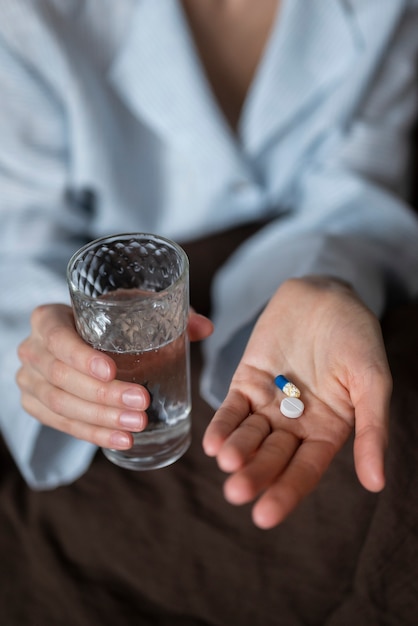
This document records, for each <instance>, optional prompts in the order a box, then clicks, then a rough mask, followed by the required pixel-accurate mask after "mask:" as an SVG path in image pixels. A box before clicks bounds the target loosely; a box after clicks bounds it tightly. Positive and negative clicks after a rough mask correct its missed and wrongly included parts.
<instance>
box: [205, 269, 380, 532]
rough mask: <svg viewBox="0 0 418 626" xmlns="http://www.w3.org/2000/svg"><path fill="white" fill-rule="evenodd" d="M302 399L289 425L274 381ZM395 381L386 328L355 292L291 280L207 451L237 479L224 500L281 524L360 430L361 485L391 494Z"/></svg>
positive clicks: (266, 318)
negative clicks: (387, 472)
mask: <svg viewBox="0 0 418 626" xmlns="http://www.w3.org/2000/svg"><path fill="white" fill-rule="evenodd" d="M277 374H284V375H285V376H287V377H288V378H289V379H290V380H292V381H293V382H294V383H295V384H296V385H297V386H298V387H299V389H300V390H301V394H302V395H301V399H302V400H303V402H304V404H305V412H304V414H303V415H302V417H300V418H299V419H293V420H291V419H288V418H286V417H284V416H283V415H282V414H281V412H280V408H279V407H280V401H281V399H282V398H283V397H284V395H283V393H282V392H281V391H280V390H279V389H278V388H277V387H276V386H275V384H274V378H275V376H276V375H277ZM391 387H392V382H391V376H390V372H389V367H388V364H387V359H386V355H385V350H384V346H383V341H382V337H381V332H380V325H379V323H378V321H377V319H376V318H375V316H374V315H372V313H370V311H368V309H366V308H365V307H364V305H363V304H362V303H361V302H360V301H359V300H358V298H357V297H356V296H355V294H354V293H353V292H352V291H351V289H349V288H348V287H347V286H345V285H342V284H340V283H338V282H336V281H333V280H329V279H322V278H314V277H312V278H305V279H294V280H290V281H287V282H286V283H285V284H283V285H282V286H281V287H280V289H279V290H278V291H277V292H276V294H275V296H274V297H273V298H272V300H271V301H270V303H269V304H268V306H267V307H266V309H265V310H264V312H263V313H262V315H261V316H260V318H259V320H258V322H257V324H256V326H255V328H254V331H253V333H252V336H251V338H250V341H249V343H248V346H247V348H246V350H245V353H244V355H243V357H242V360H241V362H240V364H239V366H238V368H237V370H236V373H235V375H234V378H233V380H232V383H231V386H230V389H229V392H228V395H227V397H226V399H225V401H224V402H223V404H222V406H221V407H220V408H219V410H218V411H217V412H216V414H215V416H214V418H213V420H212V421H211V423H210V424H209V426H208V428H207V431H206V434H205V437H204V441H203V446H204V449H205V451H206V453H207V454H209V455H210V456H216V457H217V461H218V464H219V466H220V468H221V469H222V470H224V471H226V472H229V473H231V476H230V477H229V478H228V480H227V481H226V483H225V496H226V498H227V500H228V501H230V502H231V503H234V504H243V503H246V502H250V501H252V500H254V499H256V498H258V500H257V502H256V503H255V505H254V508H253V519H254V522H255V523H256V524H257V525H258V526H260V527H262V528H270V527H272V526H275V525H276V524H278V523H279V522H280V521H281V520H282V519H284V517H285V516H286V515H287V514H288V513H290V511H292V510H293V509H294V508H295V506H296V505H297V504H298V502H299V501H300V500H301V499H302V498H303V497H304V496H305V495H306V494H307V493H309V492H310V491H311V490H312V489H313V488H314V487H315V486H316V484H317V483H318V481H319V480H320V478H321V476H322V475H323V473H324V472H325V470H326V469H327V467H328V465H329V463H330V462H331V460H332V459H333V457H334V456H335V454H336V453H337V452H338V450H339V449H340V448H341V447H342V445H343V444H344V442H345V441H346V440H347V438H348V436H349V435H350V433H351V431H352V429H353V427H355V431H356V438H355V446H354V455H355V463H356V471H357V474H358V477H359V480H360V481H361V483H362V484H363V485H364V486H365V487H366V488H367V489H369V490H371V491H378V490H380V489H382V488H383V486H384V473H383V460H384V451H385V448H386V441H387V422H388V413H389V400H390V394H391Z"/></svg>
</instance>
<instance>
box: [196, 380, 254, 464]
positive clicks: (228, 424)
mask: <svg viewBox="0 0 418 626" xmlns="http://www.w3.org/2000/svg"><path fill="white" fill-rule="evenodd" d="M249 413H250V404H249V401H248V400H247V398H246V397H245V396H244V395H242V394H241V393H239V392H237V391H233V390H231V391H230V392H229V394H228V397H227V398H226V400H225V401H224V403H223V404H222V406H221V407H220V409H219V410H218V411H217V412H216V413H215V415H214V417H213V418H212V421H211V422H210V424H209V426H208V427H207V429H206V432H205V435H204V437H203V443H202V445H203V449H204V451H205V453H206V454H207V455H208V456H217V454H218V453H219V451H220V449H221V446H222V445H223V444H224V442H225V440H226V439H227V438H228V437H229V435H230V434H231V433H232V432H233V431H234V430H235V429H236V428H237V427H238V426H239V424H241V422H242V421H243V420H244V419H245V418H246V417H247V416H248V415H249Z"/></svg>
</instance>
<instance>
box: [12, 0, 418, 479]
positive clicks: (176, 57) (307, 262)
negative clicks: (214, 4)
mask: <svg viewBox="0 0 418 626" xmlns="http://www.w3.org/2000/svg"><path fill="white" fill-rule="evenodd" d="M417 33H418V1H417V0H282V3H281V8H280V11H279V14H278V18H277V20H276V23H275V24H274V26H273V29H272V32H271V35H270V39H269V41H268V45H267V47H266V49H265V52H264V56H263V59H262V61H261V63H260V65H259V68H258V70H257V73H256V76H255V78H254V80H253V83H252V85H251V88H250V90H249V93H248V95H247V98H246V101H245V104H244V108H243V110H242V114H241V118H240V122H239V129H238V133H237V136H235V135H234V134H233V133H232V132H231V131H230V129H229V127H228V125H227V124H226V122H225V119H224V117H223V115H222V113H221V111H220V109H219V107H218V104H217V102H216V101H215V99H214V96H213V94H212V92H211V89H210V87H209V84H208V82H207V79H206V77H205V74H204V72H203V70H202V67H201V64H200V62H199V59H198V57H197V56H196V53H195V49H194V45H193V40H192V37H191V35H190V33H189V31H188V28H187V22H186V21H185V19H184V16H183V13H182V9H181V5H180V4H179V2H177V1H176V0H117V1H115V0H84V1H80V0H30V1H29V0H2V2H1V4H0V94H1V97H0V292H1V301H0V395H1V399H2V402H1V405H0V420H1V421H0V423H1V428H2V433H3V435H4V437H5V440H6V441H7V443H8V445H9V447H10V450H11V452H12V454H13V456H14V458H15V460H16V463H17V464H18V466H19V468H20V470H21V472H22V474H23V475H24V477H25V479H26V480H27V482H28V483H29V484H30V485H31V486H33V487H35V488H51V487H54V486H56V485H58V484H62V483H67V482H70V481H73V480H75V479H76V478H77V477H78V476H80V475H81V474H82V473H83V472H84V471H85V470H86V469H87V467H88V465H89V463H90V462H91V459H92V456H93V454H94V452H95V447H94V446H92V445H90V444H88V443H85V442H82V441H78V440H75V439H73V438H71V437H69V436H67V435H64V434H62V433H59V432H58V431H55V430H52V429H49V428H46V427H43V426H41V425H40V423H39V422H38V421H36V420H35V419H33V418H32V417H30V416H29V415H28V414H26V413H25V412H24V410H23V409H22V408H21V407H20V396H19V391H18V388H17V386H16V383H15V374H16V371H17V369H18V367H19V363H18V359H17V356H16V348H17V345H18V344H19V342H20V341H21V340H22V339H23V338H24V337H25V336H27V334H28V332H29V318H30V314H31V311H32V309H33V308H34V307H35V306H36V305H39V304H41V303H45V302H56V301H59V302H68V295H67V288H66V284H65V267H66V263H67V261H68V259H69V257H70V255H71V254H72V253H73V252H74V250H75V249H76V248H78V247H79V245H80V244H82V243H84V242H85V241H86V240H89V239H94V238H96V237H99V236H102V235H105V234H110V233H115V232H121V231H147V232H155V233H159V234H161V235H165V236H168V237H171V238H174V239H177V240H183V241H184V240H188V239H194V238H198V237H201V236H204V235H207V234H209V233H214V232H217V231H220V230H222V229H224V228H227V227H229V226H234V225H238V224H241V223H245V222H247V221H250V220H254V219H260V218H271V219H272V221H270V222H269V224H268V226H266V227H265V228H264V229H262V230H261V231H260V232H259V233H258V234H257V235H255V236H254V237H252V238H251V239H250V240H248V241H247V242H246V243H245V244H244V245H242V246H241V247H240V249H239V250H238V251H237V252H236V253H235V254H234V255H233V256H232V257H231V258H230V260H229V261H228V262H227V263H226V264H225V266H224V267H223V268H221V270H220V272H219V273H218V275H217V278H216V280H215V283H214V299H215V323H216V331H215V333H214V335H213V337H212V338H211V339H210V340H209V341H208V342H207V344H206V367H205V372H204V376H203V381H202V391H203V393H204V395H205V397H206V398H207V399H208V400H209V401H210V402H211V403H212V405H213V406H214V407H215V406H217V405H218V404H219V402H220V401H221V400H222V398H223V396H224V394H225V392H226V389H227V386H228V382H229V380H230V377H231V374H232V372H233V370H234V368H235V366H236V364H237V361H238V359H239V356H240V354H241V352H242V349H243V345H244V342H245V340H246V338H247V337H248V333H249V332H250V329H251V326H252V324H253V321H254V319H255V317H256V316H257V314H258V313H259V312H260V310H261V309H262V307H263V306H264V304H265V303H266V302H267V301H268V299H269V297H270V296H271V295H272V294H273V292H274V291H275V290H276V288H277V287H278V285H279V284H280V283H281V282H282V281H283V280H285V279H286V278H289V277H291V276H301V275H304V274H307V273H309V274H311V273H320V274H332V275H335V276H339V277H341V278H343V279H345V280H348V281H349V282H351V283H352V284H353V285H354V287H355V288H356V289H357V291H358V293H359V294H360V296H361V297H362V298H363V300H364V302H365V303H366V304H367V305H368V306H370V307H371V309H372V310H373V311H375V312H376V313H377V314H381V313H382V311H383V309H384V307H385V305H386V303H387V298H391V297H392V298H394V299H395V298H398V297H400V296H401V297H405V296H411V295H414V294H416V293H418V224H417V218H416V216H415V215H414V214H413V212H412V211H411V210H410V208H409V207H408V206H407V204H406V203H405V202H404V201H403V200H402V199H401V197H402V194H403V192H404V190H405V172H406V170H407V159H408V150H409V138H410V129H411V125H412V123H413V121H414V119H415V117H416V113H417V85H416V73H415V71H416V67H417V51H418V36H417ZM86 191H87V192H93V194H94V199H95V202H86V201H85V199H86V197H87V198H88V193H87V194H86Z"/></svg>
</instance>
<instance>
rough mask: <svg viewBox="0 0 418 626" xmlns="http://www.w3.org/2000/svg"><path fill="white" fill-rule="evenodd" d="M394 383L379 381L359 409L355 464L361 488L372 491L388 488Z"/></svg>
mask: <svg viewBox="0 0 418 626" xmlns="http://www.w3.org/2000/svg"><path fill="white" fill-rule="evenodd" d="M390 394H391V383H390V381H388V379H382V380H381V381H380V384H379V381H378V380H376V382H375V384H374V385H373V386H372V387H371V388H370V389H369V390H368V392H367V393H364V395H363V396H362V397H361V398H360V399H359V400H358V402H357V404H356V406H355V413H356V427H355V439H354V462H355V467H356V472H357V476H358V478H359V481H360V482H361V484H362V485H363V486H364V487H365V488H366V489H368V490H369V491H373V492H377V491H381V490H382V489H383V488H384V486H385V473H384V461H385V452H386V448H387V444H388V436H389V426H388V424H389V406H390Z"/></svg>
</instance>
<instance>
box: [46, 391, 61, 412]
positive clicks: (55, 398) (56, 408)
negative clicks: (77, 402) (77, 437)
mask: <svg viewBox="0 0 418 626" xmlns="http://www.w3.org/2000/svg"><path fill="white" fill-rule="evenodd" d="M43 399H44V404H46V406H47V407H48V408H49V410H50V411H52V412H53V413H56V414H57V415H61V413H62V409H63V401H62V393H61V391H60V390H59V389H57V388H56V387H49V388H48V390H47V391H45V392H44V394H43Z"/></svg>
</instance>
